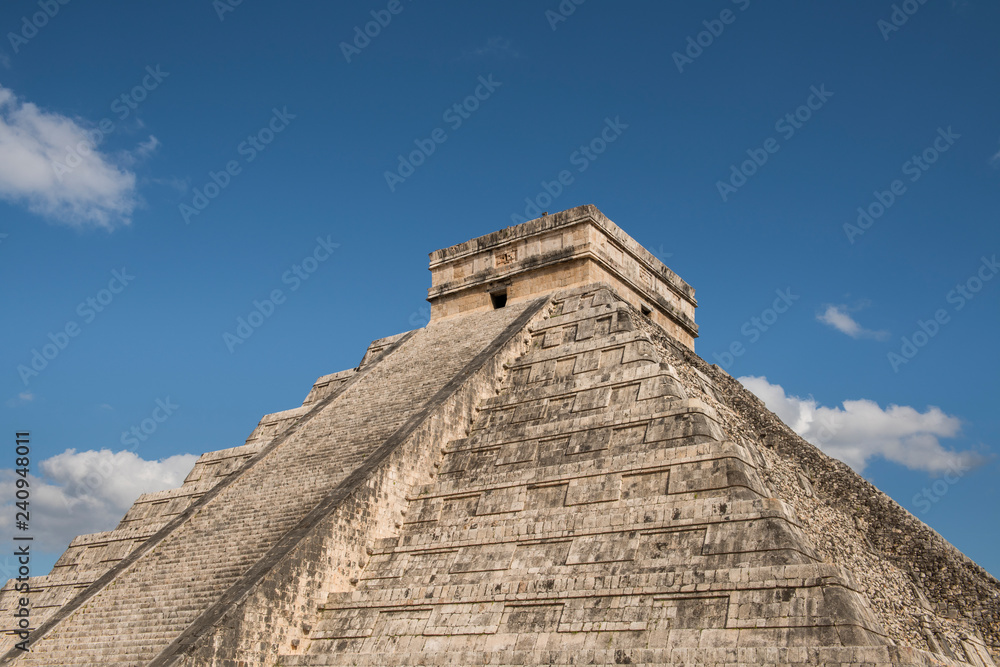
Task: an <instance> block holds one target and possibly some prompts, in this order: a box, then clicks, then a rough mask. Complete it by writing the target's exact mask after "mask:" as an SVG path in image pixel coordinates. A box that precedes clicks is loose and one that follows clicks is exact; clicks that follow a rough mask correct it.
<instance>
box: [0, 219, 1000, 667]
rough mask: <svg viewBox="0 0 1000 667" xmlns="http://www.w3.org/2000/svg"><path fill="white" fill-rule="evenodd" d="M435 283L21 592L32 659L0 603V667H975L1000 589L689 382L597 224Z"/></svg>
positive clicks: (495, 242) (883, 503) (446, 270)
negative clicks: (351, 355) (300, 392)
mask: <svg viewBox="0 0 1000 667" xmlns="http://www.w3.org/2000/svg"><path fill="white" fill-rule="evenodd" d="M430 271H431V288H430V291H429V297H428V300H429V301H430V303H431V318H430V323H429V324H428V325H427V326H425V327H424V328H421V329H417V330H414V331H410V332H406V333H402V334H397V335H394V336H390V337H388V338H382V339H380V340H376V341H374V342H373V343H372V344H371V345H370V346H369V347H368V350H367V351H366V352H364V354H363V356H362V355H361V354H360V351H359V356H360V357H361V360H360V363H359V364H358V366H357V368H352V369H349V370H344V371H340V372H337V373H332V374H330V375H324V376H322V377H320V378H319V379H318V380H317V381H316V383H315V384H314V385H313V387H312V389H311V390H310V391H309V392H308V396H306V399H305V401H304V402H303V404H302V405H301V406H300V407H296V408H293V409H290V410H285V411H282V412H276V413H274V414H269V415H266V416H264V417H263V419H261V420H260V423H259V424H258V425H257V427H256V428H255V429H254V430H253V432H252V433H251V434H250V437H249V438H248V439H247V441H246V443H245V444H243V445H240V446H238V447H231V448H228V449H220V450H219V451H215V452H211V453H208V454H204V455H203V456H202V457H201V458H200V459H199V460H198V462H197V464H196V465H195V467H194V469H193V470H192V471H191V473H190V474H189V475H188V477H187V479H186V480H185V482H184V484H183V486H181V487H180V488H178V489H173V490H169V491H162V492H159V493H153V494H147V495H144V496H142V497H140V498H139V499H138V500H137V501H136V503H135V505H134V506H133V507H132V508H131V510H129V512H128V514H126V515H125V517H124V518H123V519H122V521H121V523H120V524H119V525H118V527H117V528H115V529H114V530H112V531H109V532H105V533H97V534H94V535H82V536H80V537H78V538H76V539H75V540H74V541H73V543H72V544H71V545H70V546H69V548H68V549H67V551H66V553H65V554H63V556H62V557H61V558H60V559H59V561H58V562H57V563H56V566H55V568H54V569H53V571H52V573H51V574H49V575H48V576H45V577H37V578H35V579H32V581H31V585H32V594H31V595H32V597H31V604H32V617H31V620H32V623H33V626H34V627H33V630H32V633H31V639H30V652H23V651H20V650H18V649H17V648H15V646H14V644H15V642H17V641H18V639H17V638H16V637H15V635H14V634H13V630H14V627H15V624H14V619H13V616H12V614H13V609H14V608H15V607H16V599H17V594H15V593H14V591H13V590H12V587H11V584H10V582H8V584H7V586H6V587H5V588H4V589H3V591H2V594H0V614H2V615H3V619H4V620H3V623H4V625H3V627H4V628H5V630H6V633H5V634H4V636H3V639H4V647H3V658H2V664H3V665H17V666H19V667H20V666H25V667H27V666H28V665H39V666H44V667H57V666H61V665H112V666H117V667H135V666H146V665H150V666H154V665H155V666H163V667H166V666H172V667H182V666H183V667H190V666H195V665H198V666H201V665H205V666H207V665H213V666H219V667H223V666H225V667H237V666H239V667H271V666H276V665H282V666H285V667H291V666H296V667H319V666H325V665H369V666H374V665H456V666H467V665H622V664H626V665H695V664H697V665H720V666H721V665H737V664H740V665H743V664H745V665H789V664H790V665H805V664H809V665H816V664H822V665H847V664H853V665H890V664H891V665H920V666H924V665H948V666H952V665H955V666H957V665H977V666H979V667H987V666H988V667H995V664H996V663H995V662H994V661H995V660H997V658H998V656H1000V583H998V581H997V580H996V579H994V578H993V577H992V576H990V575H989V574H988V573H987V572H986V571H985V570H983V569H982V568H981V567H979V566H978V565H976V563H974V562H972V561H971V560H970V559H968V558H967V557H965V556H964V555H963V554H962V553H960V552H959V551H958V550H957V549H955V548H954V547H953V546H952V545H950V544H949V543H948V542H947V541H945V540H944V539H943V538H942V537H941V536H940V535H938V534H937V533H936V532H934V531H933V530H931V529H930V528H928V527H927V526H926V525H924V524H923V523H921V522H920V521H918V520H917V519H916V518H914V517H913V516H912V515H910V514H909V513H908V512H907V511H906V510H904V509H903V508H902V507H900V506H899V505H898V504H896V503H895V502H893V501H892V500H891V499H890V498H888V497H887V496H886V495H885V494H883V493H882V492H880V491H879V490H878V489H876V488H874V487H873V486H872V485H871V484H869V483H868V482H867V481H865V480H864V479H863V478H861V477H860V476H858V475H857V474H855V473H854V472H853V471H852V470H851V469H850V468H848V467H847V466H846V465H844V464H843V463H841V462H839V461H836V460H834V459H831V458H829V457H827V456H826V455H824V454H823V453H821V452H820V451H819V450H818V449H817V448H816V447H814V446H813V445H811V444H809V443H807V442H805V441H804V440H802V439H801V438H799V437H798V436H796V435H795V434H794V433H793V432H792V431H791V430H790V429H789V428H788V427H787V426H786V425H785V424H783V423H782V422H781V421H779V420H778V419H777V417H775V416H774V415H773V414H772V413H771V412H769V411H768V410H767V409H766V408H765V407H764V405H763V404H762V403H761V402H760V401H759V400H758V399H756V398H755V397H754V396H753V395H752V394H750V393H749V392H748V391H747V390H745V389H744V388H743V387H742V386H741V385H740V384H739V383H738V382H736V381H735V380H734V379H733V378H731V377H730V376H729V375H727V374H726V373H725V372H724V371H722V370H720V369H719V368H718V367H716V366H713V365H710V364H708V363H706V362H705V361H704V360H702V359H701V358H700V357H698V356H697V355H696V354H695V353H694V341H695V338H696V337H697V335H698V327H697V326H696V325H695V315H694V312H695V307H696V301H695V298H694V290H693V289H692V288H691V287H690V286H689V285H688V284H687V283H685V282H684V281H683V280H682V279H681V278H680V277H679V276H677V275H676V274H675V273H674V272H672V271H671V270H670V269H668V268H667V267H666V266H664V265H663V264H662V263H661V262H660V261H658V260H657V259H656V258H655V257H653V255H652V254H650V253H649V252H647V251H646V250H645V249H644V248H642V246H640V245H639V244H638V243H637V242H636V241H634V240H633V239H632V238H631V237H629V236H628V235H627V234H626V233H625V232H623V231H622V230H621V229H620V228H619V227H618V226H616V225H615V224H614V223H612V222H611V221H610V220H608V219H607V218H606V217H605V216H604V215H603V214H602V213H601V212H600V211H598V210H597V209H596V208H594V207H593V206H581V207H578V208H574V209H571V210H568V211H563V212H561V213H557V214H555V215H546V216H544V217H541V218H538V219H536V220H532V221H530V222H526V223H524V224H521V225H518V226H516V227H509V228H507V229H503V230H501V231H498V232H495V233H492V234H488V235H486V236H482V237H480V238H476V239H473V240H471V241H467V242H465V243H461V244H459V245H456V246H452V247H450V248H445V249H443V250H438V251H435V252H433V253H431V255H430ZM320 370H326V369H320ZM220 444H232V443H220Z"/></svg>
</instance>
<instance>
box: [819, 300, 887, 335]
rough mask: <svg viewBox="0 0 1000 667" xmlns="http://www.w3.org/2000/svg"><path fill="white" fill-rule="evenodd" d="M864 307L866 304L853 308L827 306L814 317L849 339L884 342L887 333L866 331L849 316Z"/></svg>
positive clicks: (841, 305)
mask: <svg viewBox="0 0 1000 667" xmlns="http://www.w3.org/2000/svg"><path fill="white" fill-rule="evenodd" d="M865 305H867V304H861V305H858V306H855V307H853V308H851V307H849V306H846V305H844V304H840V305H828V306H827V307H826V310H824V311H823V312H822V313H820V314H818V315H817V316H816V319H817V320H819V321H820V322H822V323H823V324H829V325H830V326H831V327H833V328H834V329H836V330H837V331H839V332H841V333H845V334H847V335H848V336H850V337H851V338H874V339H875V340H886V339H887V338H888V337H889V332H888V331H872V330H871V329H866V328H864V327H863V326H861V325H860V324H858V322H857V320H855V319H854V318H853V317H852V316H851V315H850V312H851V311H857V310H861V309H862V308H863V307H864V306H865Z"/></svg>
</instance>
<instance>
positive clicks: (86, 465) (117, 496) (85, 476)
mask: <svg viewBox="0 0 1000 667" xmlns="http://www.w3.org/2000/svg"><path fill="white" fill-rule="evenodd" d="M197 458H198V457H197V456H195V455H193V454H181V455H178V456H171V457H170V458H167V459H163V460H162V461H146V460H144V459H142V458H140V457H139V456H137V455H136V454H135V453H133V452H129V451H120V452H112V451H111V450H108V449H102V450H100V451H95V450H89V451H85V452H77V451H76V450H75V449H67V450H66V451H65V452H63V453H62V454H58V455H56V456H53V457H52V458H50V459H46V460H44V461H42V462H41V464H40V469H41V472H42V476H41V478H40V479H39V478H34V479H32V481H31V489H32V491H31V507H32V512H31V514H32V521H31V527H32V531H33V533H34V537H35V543H36V544H38V546H39V548H40V549H41V550H44V551H57V552H58V551H62V550H63V549H65V548H66V546H67V545H68V544H69V543H70V541H71V540H72V539H73V538H74V537H76V536H77V535H81V534H84V533H93V532H100V531H105V530H112V529H114V527H115V526H116V525H118V522H119V521H120V520H121V518H122V517H123V516H124V515H125V512H127V511H128V509H129V507H131V506H132V503H133V502H135V499H136V498H138V497H139V496H140V495H141V494H143V493H151V492H154V491H161V490H163V489H171V488H175V487H177V486H180V485H181V484H182V483H183V482H184V478H185V477H186V476H187V473H188V472H190V470H191V468H192V467H193V466H194V463H195V461H196V460H197ZM16 479H17V478H16V476H15V474H14V471H13V470H9V469H4V470H0V496H2V497H3V498H11V499H13V498H14V491H15V488H14V485H15V482H16ZM11 502H13V500H11ZM3 509H4V511H3V514H2V516H0V529H2V530H3V531H4V533H5V534H9V533H10V530H11V529H12V528H13V527H12V525H11V523H12V519H13V517H14V513H13V512H12V511H8V510H10V509H11V508H10V507H8V506H5V507H4V508H3Z"/></svg>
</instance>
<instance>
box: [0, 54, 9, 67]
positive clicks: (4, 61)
mask: <svg viewBox="0 0 1000 667" xmlns="http://www.w3.org/2000/svg"><path fill="white" fill-rule="evenodd" d="M0 67H3V68H4V69H10V56H8V55H7V54H6V53H3V52H2V51H0Z"/></svg>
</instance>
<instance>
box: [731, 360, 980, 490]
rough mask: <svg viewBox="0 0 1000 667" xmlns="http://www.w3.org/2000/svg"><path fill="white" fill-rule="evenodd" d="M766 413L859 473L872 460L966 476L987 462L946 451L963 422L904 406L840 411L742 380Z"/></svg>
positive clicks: (866, 403) (852, 405)
mask: <svg viewBox="0 0 1000 667" xmlns="http://www.w3.org/2000/svg"><path fill="white" fill-rule="evenodd" d="M739 381H740V382H741V383H742V384H743V386H745V387H746V388H747V389H749V390H750V391H752V392H753V393H754V394H756V395H757V397H758V398H760V399H761V400H762V401H764V405H766V406H767V409H768V410H770V411H772V412H773V413H774V414H776V415H778V417H779V418H780V419H781V420H782V421H783V422H785V423H786V424H788V426H789V427H790V428H791V429H792V430H793V431H795V432H796V433H798V434H799V435H800V436H802V437H803V438H805V439H806V440H808V441H809V442H811V443H812V444H814V445H816V446H817V447H819V448H820V449H822V450H823V451H824V452H826V453H827V454H829V455H830V456H833V457H834V458H838V459H840V460H841V461H843V462H844V463H846V464H847V465H849V466H851V467H852V468H854V470H856V471H857V472H859V473H860V472H862V471H863V470H864V469H865V466H866V465H867V464H868V461H869V460H870V459H872V458H873V457H881V458H884V459H886V460H888V461H892V462H894V463H899V464H901V465H904V466H906V467H907V468H910V469H911V470H924V471H927V472H930V473H943V472H946V471H948V470H956V469H958V470H964V469H968V468H971V467H974V466H977V465H980V464H982V463H984V462H985V460H986V459H985V457H984V456H983V455H982V454H981V453H980V452H976V451H972V450H966V451H954V450H951V449H945V448H944V447H943V446H942V445H941V442H940V439H942V438H954V437H956V436H958V435H959V433H960V431H961V421H960V420H959V419H958V418H957V417H954V416H952V415H948V414H945V413H944V412H943V411H942V410H941V409H940V408H936V407H928V408H927V409H926V410H925V411H923V412H920V411H919V410H917V409H915V408H912V407H910V406H906V405H890V406H889V407H887V408H884V409H883V408H881V407H880V406H879V405H878V403H876V402H875V401H871V400H868V399H858V400H851V401H844V402H843V403H842V404H841V405H842V407H832V408H831V407H826V406H822V405H819V404H818V403H817V401H816V400H815V399H813V398H811V397H810V398H800V397H798V396H788V395H786V394H785V390H784V388H783V387H781V385H777V384H771V383H770V382H768V381H767V378H766V377H753V376H747V377H741V378H739Z"/></svg>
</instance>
